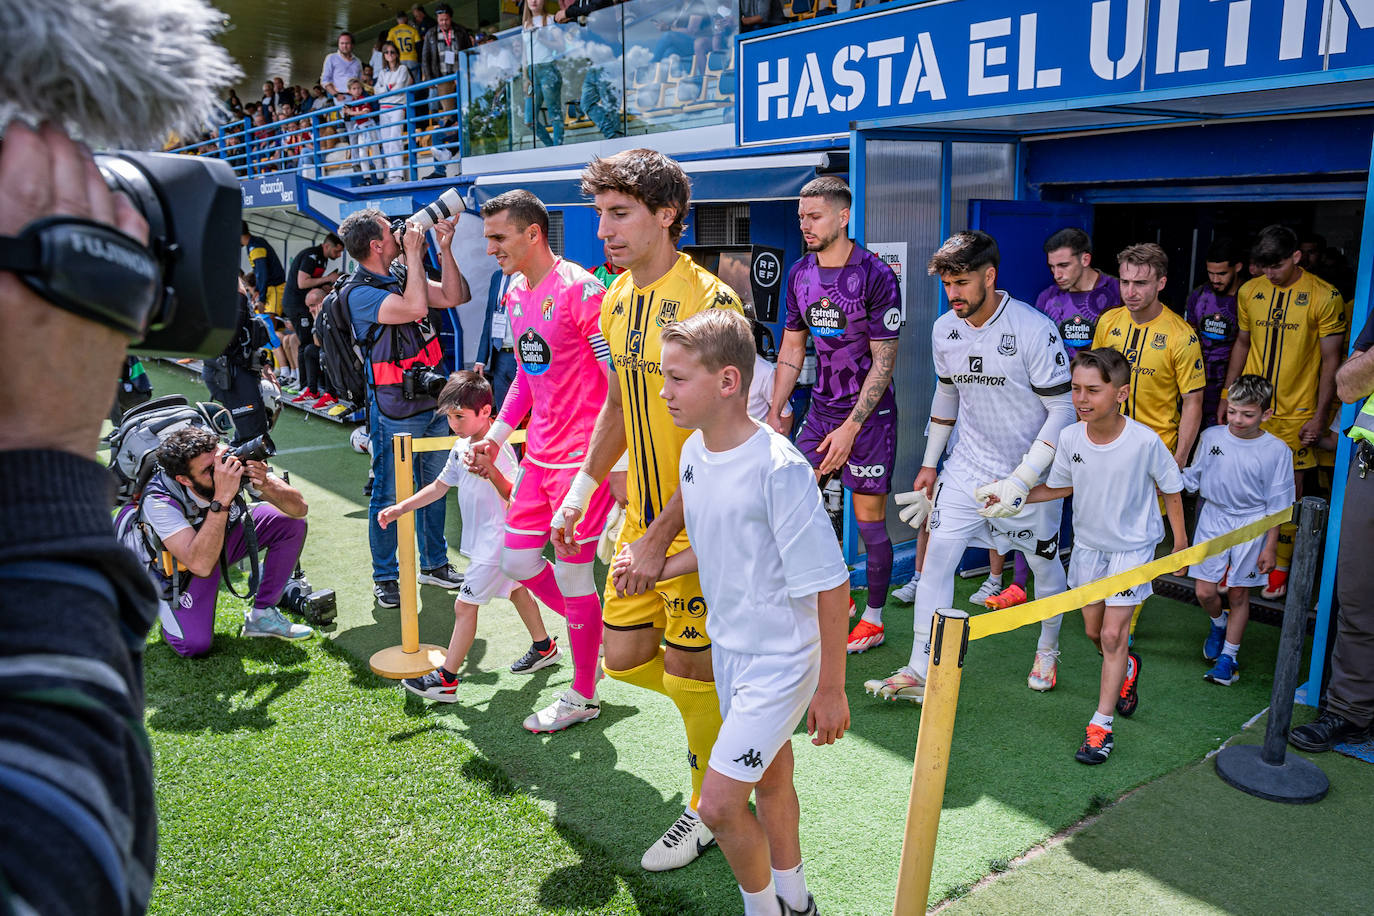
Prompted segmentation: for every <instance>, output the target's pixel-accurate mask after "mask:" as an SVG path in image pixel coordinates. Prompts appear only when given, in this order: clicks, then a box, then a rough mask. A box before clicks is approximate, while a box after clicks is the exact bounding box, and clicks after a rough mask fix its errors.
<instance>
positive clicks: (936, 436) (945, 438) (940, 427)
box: [921, 420, 954, 468]
mask: <svg viewBox="0 0 1374 916" xmlns="http://www.w3.org/2000/svg"><path fill="white" fill-rule="evenodd" d="M953 432H954V427H953V426H946V425H945V424H944V423H937V422H935V421H934V420H932V421H931V422H930V435H928V436H926V453H925V457H923V458H922V459H921V467H923V468H933V467H939V465H940V459H941V458H943V457H944V455H945V446H946V445H948V444H949V437H950V435H951V434H952V433H953Z"/></svg>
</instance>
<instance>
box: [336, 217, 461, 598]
mask: <svg viewBox="0 0 1374 916" xmlns="http://www.w3.org/2000/svg"><path fill="white" fill-rule="evenodd" d="M453 197H456V193H455V192H452V191H450V192H448V194H446V195H445V197H444V198H441V199H440V200H438V201H435V202H434V203H433V204H431V205H430V206H429V207H426V208H425V209H424V210H422V211H421V212H420V213H417V214H415V216H412V217H411V218H410V219H409V220H406V221H404V222H402V221H399V220H398V221H397V224H396V225H393V224H391V223H390V222H389V221H388V220H387V218H386V217H385V216H384V215H383V214H382V212H381V211H380V210H374V209H369V210H362V211H359V212H357V213H354V214H352V215H351V216H349V217H348V218H347V219H345V220H344V221H343V223H342V224H340V226H339V237H340V238H342V239H343V243H344V247H345V248H346V249H347V250H348V253H349V255H350V256H351V257H352V258H353V259H354V260H355V261H357V262H358V265H359V266H358V268H357V270H355V271H354V272H353V275H352V276H351V277H349V279H348V282H346V283H345V284H344V285H343V287H342V288H340V290H339V293H338V295H339V298H340V300H341V301H342V304H343V305H344V307H345V308H347V309H348V313H349V315H350V316H351V318H352V321H353V333H354V335H355V337H356V338H357V340H358V341H359V343H360V344H361V345H362V349H363V353H364V362H365V363H366V367H367V384H368V433H369V435H370V437H371V441H372V472H373V482H372V495H371V501H370V503H369V505H368V542H369V545H370V547H371V549H372V581H373V595H374V596H375V597H376V599H377V603H378V604H380V605H381V606H382V607H399V606H400V603H401V591H400V584H399V582H398V580H399V579H400V567H399V564H398V563H397V559H396V529H395V527H394V526H388V527H386V528H382V527H381V526H380V525H378V524H377V514H378V513H379V512H381V511H382V510H383V509H385V508H386V507H387V506H389V505H391V504H392V503H394V502H395V501H396V499H395V480H394V473H395V470H394V467H393V462H392V451H391V438H392V436H394V435H396V434H397V433H410V434H411V435H413V436H415V437H416V438H421V437H427V436H447V435H448V434H449V430H448V421H447V420H446V419H445V418H444V417H443V416H442V415H440V414H438V413H436V412H435V409H434V408H435V406H436V403H437V402H436V400H435V398H436V396H437V395H438V393H439V390H440V389H441V388H443V386H444V382H445V381H446V379H445V376H444V373H443V372H442V371H441V370H439V369H438V368H437V367H438V366H439V365H440V362H441V360H442V358H443V351H442V348H441V346H440V342H439V333H438V330H437V329H436V328H435V325H434V322H433V321H432V320H431V319H430V316H429V313H430V309H447V308H454V307H456V306H459V305H462V304H463V303H464V302H467V301H468V299H469V298H471V293H470V292H469V290H468V284H467V281H466V280H465V279H463V275H462V273H461V272H460V271H459V270H458V264H457V263H456V262H455V261H454V260H453V251H452V244H453V226H454V222H456V217H455V218H454V219H453V220H450V219H445V218H444V217H446V216H447V215H448V214H449V213H450V212H455V210H456V208H455V207H452V206H450V205H449V204H448V203H447V202H446V201H447V200H449V199H451V198H453ZM431 227H432V228H433V230H434V236H435V241H436V243H437V245H438V249H439V269H440V280H439V282H437V283H436V282H434V281H433V280H430V279H428V278H427V277H426V275H425V266H424V254H425V245H426V234H427V233H426V230H427V229H429V228H431ZM398 258H400V259H402V261H403V263H401V264H393V262H395V261H397V259H398ZM444 458H445V456H444V453H443V452H423V453H420V454H418V455H417V456H416V461H415V464H416V466H417V471H418V473H417V475H416V482H415V486H416V489H419V488H421V487H424V486H425V485H427V484H429V483H430V482H432V481H433V480H434V479H435V478H437V477H438V476H439V472H440V471H442V470H443V467H444ZM417 515H418V516H419V518H418V519H417V525H416V534H417V536H418V539H419V542H420V569H421V572H420V575H419V581H420V582H421V583H424V584H427V585H437V586H439V587H440V588H447V589H455V588H458V587H459V586H460V585H462V583H463V578H462V576H460V575H459V574H458V572H457V571H456V570H455V569H454V568H453V566H452V564H450V563H449V561H448V544H447V543H446V542H445V540H444V503H443V500H440V501H438V502H435V503H431V504H430V505H428V506H426V507H425V508H423V509H421V510H420V511H419V512H418V513H417Z"/></svg>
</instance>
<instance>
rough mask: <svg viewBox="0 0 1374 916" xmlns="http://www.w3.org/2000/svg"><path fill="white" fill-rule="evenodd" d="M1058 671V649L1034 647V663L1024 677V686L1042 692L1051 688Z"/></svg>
mask: <svg viewBox="0 0 1374 916" xmlns="http://www.w3.org/2000/svg"><path fill="white" fill-rule="evenodd" d="M1058 671H1059V650H1058V649H1036V650H1035V663H1034V664H1033V665H1031V670H1030V674H1029V675H1027V677H1026V686H1027V687H1029V688H1030V689H1031V690H1038V691H1040V692H1041V693H1044V692H1045V691H1047V690H1053V689H1054V684H1055V681H1056V680H1057V675H1058Z"/></svg>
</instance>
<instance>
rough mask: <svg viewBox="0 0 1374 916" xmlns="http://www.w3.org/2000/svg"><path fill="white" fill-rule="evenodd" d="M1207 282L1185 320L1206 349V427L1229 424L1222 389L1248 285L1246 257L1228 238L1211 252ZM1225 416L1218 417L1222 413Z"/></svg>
mask: <svg viewBox="0 0 1374 916" xmlns="http://www.w3.org/2000/svg"><path fill="white" fill-rule="evenodd" d="M1205 264H1206V267H1207V282H1206V283H1203V284H1202V285H1201V286H1198V287H1197V288H1196V289H1194V290H1193V291H1192V292H1191V293H1189V294H1188V302H1187V305H1186V306H1185V307H1184V309H1183V317H1184V318H1187V319H1188V323H1189V324H1191V325H1192V326H1193V327H1194V328H1196V329H1197V333H1198V343H1199V344H1200V345H1201V346H1202V366H1203V370H1204V372H1205V373H1206V376H1207V387H1206V388H1204V389H1203V390H1202V425H1203V427H1204V428H1205V427H1208V426H1215V425H1218V424H1221V425H1225V424H1226V423H1227V420H1226V418H1225V416H1224V415H1225V413H1226V412H1225V411H1223V410H1218V408H1219V407H1220V406H1221V389H1222V388H1223V387H1224V386H1225V384H1226V367H1227V365H1228V364H1229V362H1230V359H1231V347H1232V346H1233V345H1234V344H1235V342H1236V332H1237V331H1238V330H1239V327H1240V326H1239V324H1238V323H1237V317H1236V315H1237V313H1236V294H1237V293H1238V292H1239V291H1240V285H1241V284H1242V283H1244V282H1245V279H1246V271H1245V255H1244V253H1243V252H1242V251H1241V250H1240V246H1238V245H1236V243H1235V242H1233V241H1231V240H1230V239H1227V238H1219V239H1214V240H1213V241H1212V244H1211V246H1210V247H1208V249H1207V260H1206V262H1205ZM1219 413H1220V414H1222V416H1221V417H1218V414H1219Z"/></svg>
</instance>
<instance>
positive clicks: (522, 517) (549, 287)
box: [473, 190, 615, 732]
mask: <svg viewBox="0 0 1374 916" xmlns="http://www.w3.org/2000/svg"><path fill="white" fill-rule="evenodd" d="M482 222H483V233H484V235H485V236H486V239H487V252H488V253H489V254H492V255H494V256H495V257H496V261H497V263H498V264H499V265H500V267H501V270H502V272H503V273H505V274H507V275H508V276H511V277H512V279H511V283H510V289H509V290H508V291H507V293H506V312H507V315H508V316H509V320H510V324H511V337H512V339H513V341H514V343H515V358H516V364H517V366H518V368H517V370H516V375H515V381H514V382H513V383H512V384H511V387H510V391H509V392H508V393H507V394H506V400H505V403H503V404H502V405H501V412H500V414H499V415H498V417H497V419H496V422H495V423H493V424H492V427H491V430H490V431H489V432H488V433H487V438H486V439H484V440H482V441H481V442H478V443H476V444H474V445H473V451H474V452H478V453H492V454H494V453H495V452H496V450H497V449H498V448H499V447H500V445H501V444H502V443H504V442H505V441H506V439H507V438H508V437H509V436H510V433H511V430H512V429H514V428H515V427H516V426H518V425H519V424H520V423H521V422H522V421H523V420H524V419H525V417H526V416H528V417H529V428H528V430H527V434H526V435H527V438H526V444H525V458H524V461H523V462H522V464H521V469H520V475H519V477H518V478H517V479H516V483H515V488H514V490H513V492H512V493H511V504H510V510H509V511H508V512H507V514H506V543H505V548H504V550H503V551H502V554H501V569H502V571H503V572H504V573H505V574H506V575H507V576H509V577H510V578H511V579H514V580H516V581H518V582H520V584H522V585H524V586H526V587H527V588H528V589H529V590H530V591H532V592H533V593H534V594H535V595H536V596H537V597H538V598H539V600H541V601H543V602H544V603H545V604H547V605H548V606H549V607H550V608H552V609H553V610H554V611H555V612H556V613H558V614H561V615H562V616H564V617H566V618H567V621H568V643H569V645H570V647H571V648H572V657H573V682H572V687H571V688H569V689H568V690H567V691H565V692H564V693H562V694H561V695H559V696H558V697H557V698H556V699H555V700H554V702H553V703H552V704H551V705H549V706H548V707H546V708H544V709H541V710H538V711H536V712H535V713H533V714H532V715H530V716H529V718H527V719H526V720H525V728H527V729H529V730H530V731H532V732H554V731H559V730H561V729H564V728H567V727H568V726H570V725H574V724H576V723H578V722H585V721H587V720H589V719H595V718H596V717H597V716H599V715H600V714H601V706H600V704H599V702H598V701H597V697H596V681H597V655H598V653H599V651H600V648H601V599H600V597H599V595H598V594H597V590H596V582H595V580H594V578H593V575H592V562H593V560H595V558H596V544H597V540H598V539H599V538H600V537H601V530H602V528H603V527H605V523H606V514H607V513H608V512H609V511H610V509H611V507H612V506H613V505H615V500H614V498H613V497H612V496H611V492H610V489H609V488H608V487H607V486H606V485H604V484H602V485H600V486H599V487H596V488H595V489H594V492H593V493H592V495H591V500H590V503H589V505H588V509H587V513H586V514H585V515H584V516H583V517H582V519H581V521H580V522H579V523H578V525H577V527H576V529H575V531H574V541H575V542H576V548H575V549H574V550H573V551H572V552H571V553H567V554H566V555H564V554H562V553H560V556H559V558H558V561H557V563H556V564H551V563H549V562H548V561H547V560H545V559H544V555H543V551H544V545H545V544H547V543H548V540H549V533H550V526H551V522H552V520H553V514H554V511H555V510H556V509H557V508H558V506H559V504H560V503H561V502H562V501H563V497H564V496H565V495H567V493H568V490H569V488H570V487H571V486H572V484H573V482H574V478H576V476H577V471H578V468H579V467H581V465H582V460H583V459H584V458H585V457H586V454H587V444H588V442H589V441H590V439H591V434H592V427H593V426H595V424H596V416H597V413H598V411H599V410H600V409H601V403H602V402H603V401H604V400H605V399H606V385H607V377H608V372H609V369H608V366H607V362H606V361H607V358H608V356H609V350H608V349H607V347H606V341H605V339H604V338H602V336H601V331H600V321H601V297H602V296H603V295H604V294H605V292H606V288H605V287H604V286H602V285H601V283H600V281H598V280H597V279H596V278H595V277H593V276H592V275H591V274H589V273H587V272H586V271H585V270H583V269H582V268H581V267H578V266H577V265H576V264H573V263H570V262H568V261H565V260H563V259H562V258H560V257H558V256H556V255H555V254H554V253H553V251H552V250H551V249H550V248H549V243H548V226H549V218H548V212H547V211H546V210H545V209H544V205H543V203H541V202H540V200H539V198H537V197H535V196H534V195H533V194H531V193H529V192H528V191H523V190H515V191H508V192H507V193H505V194H501V195H500V196H498V197H493V198H492V199H491V200H489V201H487V202H486V203H485V204H483V205H482ZM537 648H538V647H536V649H537ZM549 651H553V649H552V647H550V649H549Z"/></svg>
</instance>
